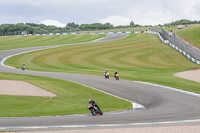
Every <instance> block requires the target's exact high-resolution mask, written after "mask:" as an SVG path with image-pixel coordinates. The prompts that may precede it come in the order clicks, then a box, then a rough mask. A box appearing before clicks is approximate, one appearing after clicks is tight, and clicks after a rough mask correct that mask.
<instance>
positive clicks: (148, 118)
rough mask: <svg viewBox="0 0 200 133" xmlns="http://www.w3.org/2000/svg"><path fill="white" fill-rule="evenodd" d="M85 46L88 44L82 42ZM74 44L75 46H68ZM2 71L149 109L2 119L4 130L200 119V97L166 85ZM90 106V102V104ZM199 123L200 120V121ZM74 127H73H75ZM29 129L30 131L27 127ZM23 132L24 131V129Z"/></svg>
mask: <svg viewBox="0 0 200 133" xmlns="http://www.w3.org/2000/svg"><path fill="white" fill-rule="evenodd" d="M126 36H127V34H110V35H108V36H107V37H105V38H103V39H100V40H97V41H93V42H104V41H111V40H116V39H120V38H124V37H126ZM80 44H84V43H80ZM66 45H71V44H66ZM57 46H63V45H56V46H44V47H32V48H22V49H14V50H5V51H0V60H2V59H3V58H5V57H7V56H9V55H13V54H17V53H20V52H24V51H30V50H36V49H41V48H52V47H57ZM0 72H9V73H19V74H28V75H38V76H45V77H52V78H57V79H63V80H68V81H73V82H77V83H80V84H84V85H87V86H90V87H92V88H95V89H98V90H101V91H105V92H107V93H110V94H113V95H116V96H118V97H122V98H124V99H127V100H130V101H133V102H137V103H139V104H141V105H143V106H145V109H141V110H133V111H126V112H123V113H105V114H104V115H103V116H95V117H94V116H91V115H89V114H88V115H70V116H47V117H21V118H20V117H10V118H7V117H1V118H0V129H1V128H2V127H12V128H10V129H17V128H15V127H37V126H40V127H41V126H52V127H56V126H59V125H67V126H70V125H90V126H92V125H107V124H117V125H118V124H121V125H122V124H124V125H126V124H130V123H132V124H134V123H150V124H154V123H156V122H161V123H162V122H168V121H175V122H176V121H184V120H197V119H200V104H199V103H200V98H199V97H198V96H193V95H189V94H185V93H180V92H177V91H174V90H170V89H166V88H164V87H162V86H156V85H151V84H144V83H141V82H136V81H129V80H122V79H120V80H119V81H116V80H114V79H113V78H110V79H105V78H104V77H103V76H93V75H83V74H70V73H56V72H41V71H30V70H25V71H22V70H19V69H11V68H7V67H4V66H0ZM86 104H87V103H86ZM198 122H199V121H198ZM72 127H73V126H72ZM27 129H28V128H27ZM21 130H23V129H21ZM33 130H35V129H33Z"/></svg>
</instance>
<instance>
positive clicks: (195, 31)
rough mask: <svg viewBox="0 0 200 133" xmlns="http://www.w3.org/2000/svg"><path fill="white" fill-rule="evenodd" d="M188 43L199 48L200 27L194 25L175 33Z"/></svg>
mask: <svg viewBox="0 0 200 133" xmlns="http://www.w3.org/2000/svg"><path fill="white" fill-rule="evenodd" d="M175 33H176V34H178V35H179V36H180V37H182V38H183V39H185V40H186V41H188V42H189V43H191V44H193V45H195V46H197V47H198V48H200V25H195V26H193V27H189V28H186V29H182V30H178V31H176V32H175Z"/></svg>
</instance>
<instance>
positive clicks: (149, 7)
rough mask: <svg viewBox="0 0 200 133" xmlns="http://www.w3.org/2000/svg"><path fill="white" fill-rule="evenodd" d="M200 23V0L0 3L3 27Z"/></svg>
mask: <svg viewBox="0 0 200 133" xmlns="http://www.w3.org/2000/svg"><path fill="white" fill-rule="evenodd" d="M179 19H190V20H200V0H0V24H3V23H9V24H16V23H27V22H28V23H38V24H39V23H44V24H46V25H56V26H59V27H63V26H65V25H66V24H67V23H70V22H75V23H78V24H86V23H97V22H100V23H106V22H109V23H111V24H113V25H114V26H117V25H129V24H130V22H131V21H132V20H133V22H134V23H135V24H140V25H157V24H164V23H169V22H172V20H173V21H175V20H179Z"/></svg>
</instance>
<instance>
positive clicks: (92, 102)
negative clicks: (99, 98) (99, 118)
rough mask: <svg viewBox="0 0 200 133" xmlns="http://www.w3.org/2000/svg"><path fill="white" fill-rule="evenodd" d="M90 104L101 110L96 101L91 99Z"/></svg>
mask: <svg viewBox="0 0 200 133" xmlns="http://www.w3.org/2000/svg"><path fill="white" fill-rule="evenodd" d="M89 104H92V105H93V106H95V107H97V108H98V109H99V106H98V105H97V103H96V102H95V101H94V100H92V99H89Z"/></svg>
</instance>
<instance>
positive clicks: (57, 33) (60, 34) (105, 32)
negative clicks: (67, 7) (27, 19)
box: [24, 31, 141, 36]
mask: <svg viewBox="0 0 200 133" xmlns="http://www.w3.org/2000/svg"><path fill="white" fill-rule="evenodd" d="M116 33H141V31H122V32H94V33H90V32H86V33H79V32H76V33H71V32H70V33H45V34H35V36H41V35H71V34H116ZM24 36H26V35H24Z"/></svg>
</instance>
